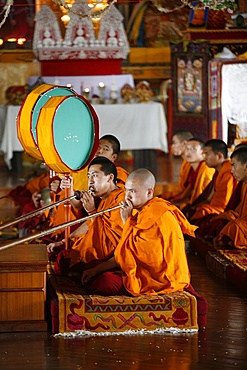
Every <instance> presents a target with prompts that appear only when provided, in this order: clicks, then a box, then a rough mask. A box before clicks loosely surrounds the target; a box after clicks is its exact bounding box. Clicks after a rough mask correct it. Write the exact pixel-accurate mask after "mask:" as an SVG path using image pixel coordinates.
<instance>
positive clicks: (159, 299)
mask: <svg viewBox="0 0 247 370" xmlns="http://www.w3.org/2000/svg"><path fill="white" fill-rule="evenodd" d="M50 283H51V285H52V287H53V289H54V291H55V293H56V297H57V300H58V305H57V311H58V312H57V315H58V318H59V329H58V330H59V332H60V333H69V332H76V331H78V330H79V331H86V332H87V331H90V332H96V333H99V332H105V333H106V332H126V331H128V330H130V331H134V332H136V331H140V330H148V331H150V330H151V331H153V330H159V329H165V330H171V331H172V330H174V329H175V330H179V331H181V330H185V331H186V330H196V331H197V330H198V325H197V302H196V298H195V297H194V296H192V295H191V294H190V293H187V292H176V293H172V294H167V295H157V296H140V297H128V296H108V297H103V296H98V295H86V294H85V292H84V291H83V289H82V287H81V286H80V284H78V283H77V282H75V281H74V280H71V279H68V278H64V277H61V276H55V275H53V276H50ZM53 314H54V312H53Z"/></svg>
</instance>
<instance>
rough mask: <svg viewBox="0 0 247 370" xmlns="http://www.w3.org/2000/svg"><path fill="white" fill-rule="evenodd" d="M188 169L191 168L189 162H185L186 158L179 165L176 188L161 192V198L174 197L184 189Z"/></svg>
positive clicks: (168, 198)
mask: <svg viewBox="0 0 247 370" xmlns="http://www.w3.org/2000/svg"><path fill="white" fill-rule="evenodd" d="M190 169H191V165H190V163H189V162H187V161H186V159H184V160H183V162H182V164H181V167H180V171H179V177H178V183H177V186H176V188H175V189H174V190H173V191H165V192H164V193H162V195H161V197H162V198H163V199H167V200H170V199H172V198H176V197H177V196H179V195H180V194H181V193H182V192H183V191H184V190H185V188H186V181H187V179H188V175H189V172H190Z"/></svg>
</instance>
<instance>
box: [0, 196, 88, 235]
mask: <svg viewBox="0 0 247 370" xmlns="http://www.w3.org/2000/svg"><path fill="white" fill-rule="evenodd" d="M72 199H77V200H80V199H81V192H80V191H75V193H74V195H71V197H68V198H65V199H61V200H59V201H58V202H55V203H52V204H48V205H47V206H45V207H42V208H39V209H37V210H35V211H32V212H29V213H26V214H25V215H23V216H20V217H17V218H16V219H14V220H12V221H8V222H5V223H3V224H2V225H0V230H2V229H5V228H6V227H10V226H13V225H16V224H18V223H19V222H21V221H25V220H28V219H29V218H31V217H35V216H38V215H41V214H42V213H43V212H45V211H48V210H49V209H52V208H54V207H57V206H59V205H60V204H64V203H66V202H69V201H70V200H72Z"/></svg>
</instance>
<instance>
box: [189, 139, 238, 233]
mask: <svg viewBox="0 0 247 370" xmlns="http://www.w3.org/2000/svg"><path fill="white" fill-rule="evenodd" d="M204 156H205V162H206V164H207V165H208V167H210V168H214V169H215V171H216V172H215V176H214V179H213V183H214V187H213V189H212V191H211V193H210V194H209V195H208V196H207V198H206V200H204V201H203V203H202V204H201V205H197V206H196V208H195V212H194V214H193V215H192V216H191V218H190V220H191V221H192V220H193V223H196V224H197V225H201V226H203V223H204V222H205V221H206V219H202V218H203V217H204V216H207V215H212V214H219V213H221V212H223V211H224V210H225V208H226V206H227V204H228V202H229V200H230V198H231V196H232V193H233V191H234V189H235V186H236V184H237V181H236V179H235V178H234V177H233V174H232V169H231V163H230V160H229V158H228V150H227V145H226V143H225V142H224V141H223V140H220V139H211V140H208V141H207V142H206V144H205V147H204ZM195 220H198V222H197V221H195Z"/></svg>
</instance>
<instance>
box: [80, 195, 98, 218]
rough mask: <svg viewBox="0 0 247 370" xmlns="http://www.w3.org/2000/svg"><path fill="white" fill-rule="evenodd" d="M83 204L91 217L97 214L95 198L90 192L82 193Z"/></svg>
mask: <svg viewBox="0 0 247 370" xmlns="http://www.w3.org/2000/svg"><path fill="white" fill-rule="evenodd" d="M81 203H82V206H83V208H84V209H85V210H86V211H87V213H88V214H89V215H90V214H93V213H95V212H96V208H95V201H94V196H93V195H92V194H91V193H90V192H89V191H86V190H83V191H82V192H81Z"/></svg>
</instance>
